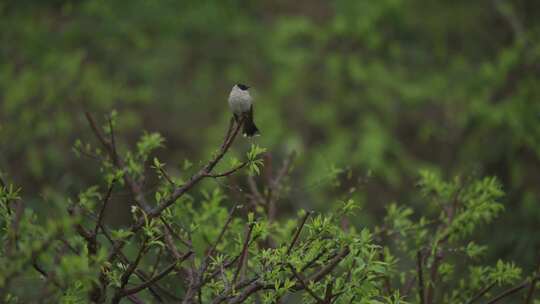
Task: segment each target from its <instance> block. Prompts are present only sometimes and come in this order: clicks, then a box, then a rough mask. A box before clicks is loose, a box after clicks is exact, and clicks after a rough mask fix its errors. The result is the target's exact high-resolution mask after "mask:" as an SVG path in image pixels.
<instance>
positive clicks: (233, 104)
mask: <svg viewBox="0 0 540 304" xmlns="http://www.w3.org/2000/svg"><path fill="white" fill-rule="evenodd" d="M248 89H249V87H248V86H247V85H245V84H241V83H237V84H235V85H234V86H233V88H232V90H231V93H230V94H229V107H230V108H231V110H232V111H233V114H234V119H235V120H236V122H238V121H239V120H240V118H244V119H243V122H244V131H243V132H242V133H243V134H244V136H247V137H252V136H254V135H258V134H259V129H257V126H255V123H254V122H253V98H252V97H251V95H250V94H249V91H248Z"/></svg>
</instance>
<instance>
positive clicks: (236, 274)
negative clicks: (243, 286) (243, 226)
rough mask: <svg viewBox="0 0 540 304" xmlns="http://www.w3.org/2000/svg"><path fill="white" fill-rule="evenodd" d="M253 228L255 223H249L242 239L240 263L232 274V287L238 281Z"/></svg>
mask: <svg viewBox="0 0 540 304" xmlns="http://www.w3.org/2000/svg"><path fill="white" fill-rule="evenodd" d="M254 227H255V223H251V224H250V225H249V227H248V228H247V232H246V238H245V239H244V244H243V245H242V253H241V255H240V261H239V262H238V267H237V268H236V272H235V273H234V278H233V282H232V286H234V285H235V284H236V280H237V279H238V275H239V274H240V271H241V270H242V267H243V266H244V264H245V263H246V258H247V252H248V247H249V240H250V239H251V232H253V228H254Z"/></svg>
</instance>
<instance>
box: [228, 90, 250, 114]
mask: <svg viewBox="0 0 540 304" xmlns="http://www.w3.org/2000/svg"><path fill="white" fill-rule="evenodd" d="M251 102H252V99H251V95H250V94H249V92H248V91H243V90H240V89H238V88H236V87H235V88H233V89H232V91H231V94H229V107H230V108H231V110H232V111H233V112H234V113H235V114H242V113H245V112H248V111H249V109H250V108H251Z"/></svg>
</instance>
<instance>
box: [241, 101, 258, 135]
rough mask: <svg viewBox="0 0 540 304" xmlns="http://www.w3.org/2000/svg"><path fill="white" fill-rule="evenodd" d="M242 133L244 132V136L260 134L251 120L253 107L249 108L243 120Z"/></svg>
mask: <svg viewBox="0 0 540 304" xmlns="http://www.w3.org/2000/svg"><path fill="white" fill-rule="evenodd" d="M242 133H243V134H244V136H247V137H252V136H255V135H259V134H260V133H259V129H257V126H256V125H255V122H253V108H251V109H250V110H249V112H248V113H247V115H246V119H245V121H244V131H243V132H242Z"/></svg>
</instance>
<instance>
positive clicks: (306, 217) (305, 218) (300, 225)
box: [287, 211, 312, 255]
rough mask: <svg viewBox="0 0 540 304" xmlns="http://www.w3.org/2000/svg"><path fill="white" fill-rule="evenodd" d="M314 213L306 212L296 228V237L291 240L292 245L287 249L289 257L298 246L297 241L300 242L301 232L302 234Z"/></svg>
mask: <svg viewBox="0 0 540 304" xmlns="http://www.w3.org/2000/svg"><path fill="white" fill-rule="evenodd" d="M311 213H312V211H308V212H306V214H305V215H304V217H303V218H302V220H301V221H300V223H299V225H298V227H297V228H296V231H295V233H294V236H293V238H292V240H291V243H290V244H289V248H287V255H289V254H290V253H291V251H292V249H293V247H294V245H295V244H296V241H297V240H298V237H299V236H300V232H302V228H304V224H305V223H306V221H307V219H308V217H309V216H310V215H311Z"/></svg>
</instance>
